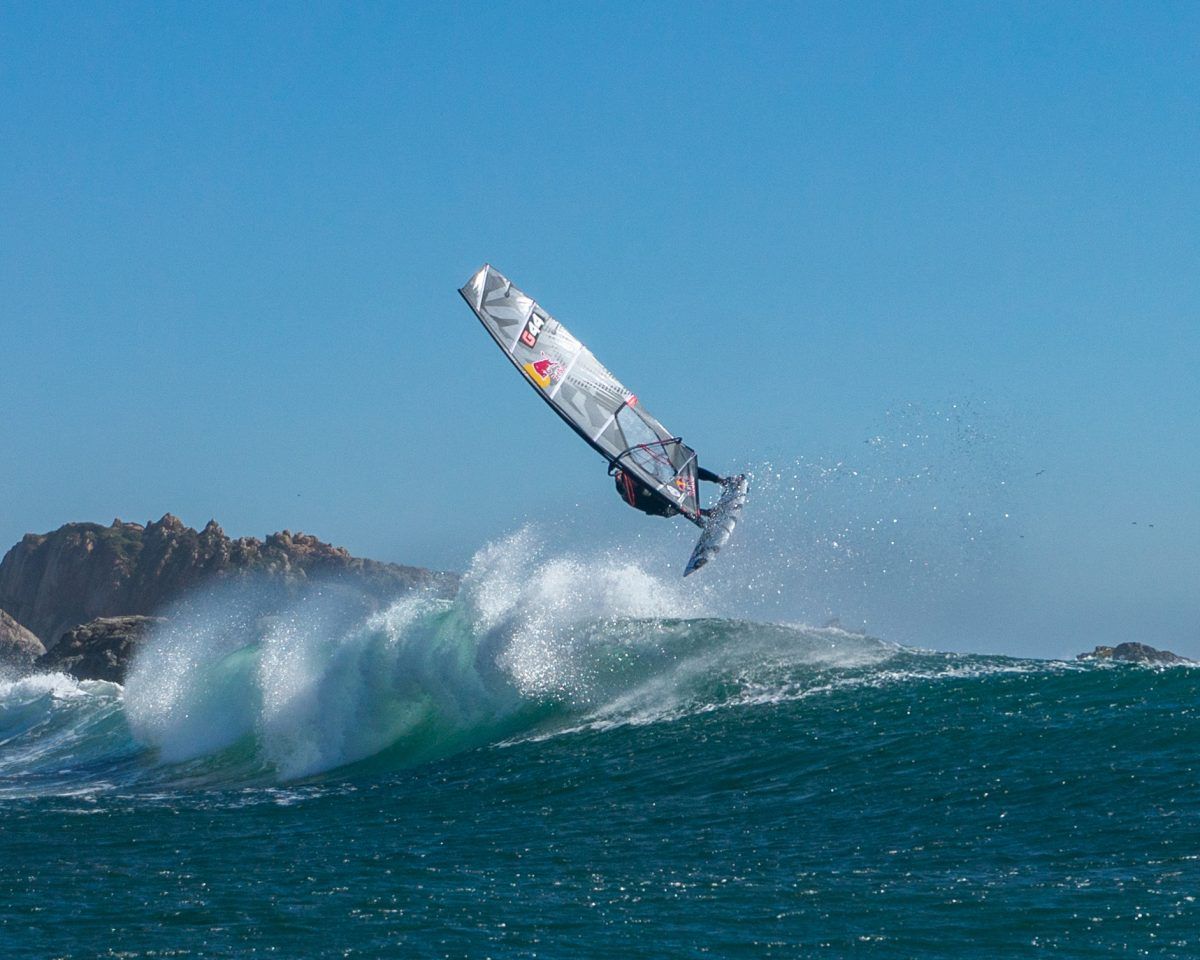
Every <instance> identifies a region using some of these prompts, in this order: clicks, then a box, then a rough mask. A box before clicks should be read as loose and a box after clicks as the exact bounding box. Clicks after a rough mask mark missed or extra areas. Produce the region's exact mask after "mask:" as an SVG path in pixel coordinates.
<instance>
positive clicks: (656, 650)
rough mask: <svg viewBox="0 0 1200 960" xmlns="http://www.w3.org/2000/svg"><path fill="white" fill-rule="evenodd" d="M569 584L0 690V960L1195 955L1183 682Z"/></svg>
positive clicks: (1193, 794) (197, 629) (553, 576)
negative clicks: (121, 673)
mask: <svg viewBox="0 0 1200 960" xmlns="http://www.w3.org/2000/svg"><path fill="white" fill-rule="evenodd" d="M517 552H519V551H517ZM579 574H580V571H579V570H578V569H575V568H573V567H572V565H571V562H569V561H561V562H555V563H551V564H548V565H543V566H541V567H539V568H538V570H537V571H536V576H535V577H532V578H531V577H530V574H529V570H528V569H525V568H523V567H522V566H521V564H520V563H519V562H518V561H517V560H516V559H514V551H513V550H512V549H511V545H510V548H509V549H497V550H496V551H493V552H492V553H490V554H487V553H486V552H485V555H483V556H481V557H480V558H478V559H477V563H476V567H475V568H474V569H473V571H472V573H471V575H470V576H469V577H468V580H467V584H466V585H465V587H464V590H463V593H462V594H461V595H460V597H459V599H458V600H456V601H454V602H446V601H438V600H432V599H414V600H410V601H406V602H404V603H401V604H399V605H397V607H395V608H393V609H392V610H391V611H388V612H387V613H386V614H384V615H381V616H377V617H374V618H372V619H368V620H362V619H361V618H357V617H355V616H350V615H348V614H347V612H346V611H347V608H346V606H345V605H344V604H343V603H342V602H341V600H340V599H339V598H338V597H337V596H332V597H331V596H323V597H321V596H318V597H314V598H312V599H311V600H310V601H309V602H307V603H306V604H302V605H300V606H299V607H298V608H297V609H296V610H294V611H292V612H291V614H289V615H288V616H286V617H282V618H277V619H273V620H270V621H262V620H258V619H256V618H255V617H254V616H253V610H252V604H248V603H247V602H246V598H245V597H240V598H231V597H222V596H214V597H211V598H209V599H208V600H206V601H205V602H203V603H198V604H195V605H193V606H192V607H190V608H189V609H188V610H187V611H184V612H183V613H182V614H180V615H179V616H177V618H176V620H175V623H174V624H173V626H172V627H171V628H169V629H167V630H164V631H163V632H162V633H161V634H160V635H158V636H156V637H155V638H154V639H153V640H152V641H151V643H150V647H149V649H148V650H147V651H146V653H145V655H143V656H142V657H141V658H140V659H139V661H138V663H137V664H136V665H135V667H134V670H133V671H132V673H131V675H130V677H129V680H128V683H127V684H126V686H125V687H124V688H122V687H118V686H116V685H112V684H105V683H87V682H84V683H76V682H74V681H71V680H69V679H67V678H65V677H61V676H40V677H32V678H26V679H24V680H18V681H12V682H6V683H3V684H0V815H2V816H3V831H2V832H0V953H2V954H3V955H4V956H14V957H15V956H20V957H72V958H78V957H107V956H113V957H116V956H120V957H138V958H141V957H246V956H272V957H376V956H402V957H472V958H473V957H488V956H490V957H528V956H540V957H609V956H617V957H665V956H671V957H702V956H713V957H734V956H751V957H760V956H780V957H810V956H811V957H859V956H861V957H872V958H877V957H878V958H883V957H887V958H892V957H895V958H908V957H1028V956H1061V957H1072V958H1075V957H1093V956H1095V957H1101V956H1104V957H1107V956H1114V955H1122V956H1125V955H1128V956H1150V957H1181V958H1182V957H1195V956H1197V955H1200V934H1198V931H1200V911H1197V908H1196V901H1195V897H1196V896H1197V895H1198V894H1200V801H1198V793H1197V788H1198V786H1200V783H1198V779H1200V778H1198V776H1197V764H1196V761H1195V756H1196V744H1197V743H1198V742H1200V737H1198V734H1200V722H1198V715H1197V706H1196V705H1197V702H1198V693H1200V669H1196V668H1190V667H1183V668H1172V669H1160V670H1156V669H1147V668H1142V667H1136V666H1125V665H1117V666H1112V665H1108V666H1097V665H1078V664H1074V663H1059V662H1049V661H1035V660H1020V659H1010V658H1003V657H986V656H977V655H958V654H944V653H931V652H923V651H916V650H909V649H903V648H899V647H896V646H894V645H891V644H888V643H885V642H882V641H879V640H874V639H870V638H867V637H860V636H855V635H851V634H847V633H843V632H841V631H839V630H834V629H812V628H808V627H803V626H797V625H781V624H762V623H754V622H748V621H739V620H730V619H722V618H719V617H714V616H711V615H707V614H706V612H705V611H704V610H703V609H701V608H699V607H696V608H695V609H692V608H690V607H689V604H690V603H691V601H689V600H687V599H686V595H685V594H683V593H675V592H673V591H676V590H678V589H680V588H679V587H677V586H676V585H674V584H670V585H665V584H662V583H659V582H657V581H655V580H654V579H653V578H651V577H648V576H646V575H644V574H642V573H641V572H640V571H638V570H637V569H636V568H633V567H621V566H613V567H610V568H606V569H603V570H592V571H590V572H589V575H588V576H586V577H581V576H580V575H579Z"/></svg>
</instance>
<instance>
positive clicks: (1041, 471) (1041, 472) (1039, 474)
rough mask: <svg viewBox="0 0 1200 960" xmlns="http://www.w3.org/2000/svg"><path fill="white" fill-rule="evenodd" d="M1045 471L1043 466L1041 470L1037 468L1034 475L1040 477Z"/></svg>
mask: <svg viewBox="0 0 1200 960" xmlns="http://www.w3.org/2000/svg"><path fill="white" fill-rule="evenodd" d="M1045 472H1046V469H1045V467H1043V468H1042V469H1041V470H1039V471H1038V472H1037V473H1035V474H1034V476H1035V477H1040V476H1041V475H1042V474H1043V473H1045Z"/></svg>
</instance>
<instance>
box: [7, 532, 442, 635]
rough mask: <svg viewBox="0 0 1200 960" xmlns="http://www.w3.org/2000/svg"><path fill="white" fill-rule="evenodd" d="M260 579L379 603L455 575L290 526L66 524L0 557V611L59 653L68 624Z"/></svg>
mask: <svg viewBox="0 0 1200 960" xmlns="http://www.w3.org/2000/svg"><path fill="white" fill-rule="evenodd" d="M250 577H254V578H259V579H261V580H264V581H267V582H270V583H272V584H274V585H276V586H278V587H281V588H282V589H284V590H289V589H292V590H295V589H300V588H301V587H303V585H304V584H306V583H309V582H313V581H319V582H336V583H343V584H347V585H350V586H353V587H354V588H355V589H357V590H358V591H361V592H362V593H363V594H364V595H365V596H366V597H367V598H368V599H370V600H372V601H374V602H375V603H377V604H379V605H382V604H385V603H387V602H389V601H390V600H392V599H394V598H396V597H398V596H401V595H403V594H405V593H408V592H411V591H413V590H430V591H433V592H434V593H437V594H439V595H443V596H450V595H453V593H454V591H455V590H456V589H457V584H458V578H457V577H456V576H455V575H454V574H449V573H437V572H434V571H431V570H424V569H422V568H420V567H407V566H400V565H399V564H394V563H379V562H378V561H375V560H364V559H360V558H358V557H352V556H350V554H349V553H348V552H347V551H346V550H344V549H343V548H341V547H334V546H331V545H330V544H328V543H323V542H321V541H320V540H318V539H317V538H316V537H313V536H309V535H307V534H304V533H292V532H291V531H288V530H284V531H282V532H280V533H273V534H270V535H269V536H267V537H266V539H265V540H258V539H256V538H254V537H241V538H239V539H237V540H232V539H230V538H229V537H227V536H226V535H225V533H224V531H222V529H221V528H220V527H219V526H218V525H217V523H216V522H215V521H209V523H208V524H207V525H206V526H205V527H204V529H203V530H200V531H197V530H194V529H192V528H191V527H188V526H185V525H184V523H183V522H182V521H181V520H179V518H178V517H174V516H172V515H171V514H169V513H168V514H166V515H165V516H164V517H163V518H162V519H161V520H159V521H158V522H156V523H147V524H145V525H142V524H140V523H123V522H122V521H120V520H114V521H113V522H112V523H111V524H110V525H109V526H107V527H105V526H102V525H101V524H98V523H68V524H66V525H64V526H62V527H59V528H58V529H57V530H55V531H53V532H52V533H44V534H32V533H31V534H26V535H25V537H24V538H23V539H22V540H21V542H20V543H18V544H17V545H16V546H14V547H13V548H12V549H11V550H9V551H8V553H7V554H6V555H5V557H4V559H3V561H0V609H4V610H7V611H8V612H9V613H10V614H11V615H12V616H13V617H14V618H16V620H18V621H19V622H20V623H21V624H23V625H24V626H25V627H26V628H27V629H28V630H29V631H32V633H33V634H35V635H36V637H37V638H38V639H40V640H41V642H42V643H43V644H44V645H45V647H46V649H47V650H53V649H54V647H55V645H56V644H57V643H58V641H59V638H60V637H61V636H62V635H63V634H64V633H66V631H68V630H70V629H71V628H72V627H75V626H78V625H79V624H82V623H88V622H89V621H91V620H95V619H96V618H98V617H120V616H129V615H141V616H150V615H153V614H155V613H157V612H159V611H160V610H162V609H163V608H164V607H166V606H167V605H168V604H170V603H171V602H173V601H175V600H177V599H178V598H179V597H181V596H182V595H183V594H185V593H186V592H187V591H189V590H190V589H192V588H194V587H197V586H200V585H202V584H205V583H209V582H212V581H215V580H221V579H235V578H250Z"/></svg>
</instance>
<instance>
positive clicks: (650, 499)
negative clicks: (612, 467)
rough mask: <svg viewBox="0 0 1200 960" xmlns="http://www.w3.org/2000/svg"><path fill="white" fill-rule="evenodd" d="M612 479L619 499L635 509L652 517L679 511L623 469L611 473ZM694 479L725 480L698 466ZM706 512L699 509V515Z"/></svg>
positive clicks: (671, 514)
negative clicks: (615, 483)
mask: <svg viewBox="0 0 1200 960" xmlns="http://www.w3.org/2000/svg"><path fill="white" fill-rule="evenodd" d="M613 479H614V480H616V482H617V493H619V494H620V495H621V499H622V500H624V501H625V502H626V503H627V504H629V505H630V506H631V507H633V508H634V509H635V510H641V511H642V513H645V514H649V515H650V516H652V517H673V516H675V515H676V514H677V513H679V510H678V509H677V508H676V507H675V506H674V505H673V504H672V503H670V502H669V501H667V500H665V499H664V498H663V497H661V496H659V495H658V494H656V493H654V492H652V491H651V490H650V489H649V488H648V487H645V486H643V485H642V484H640V483H639V482H638V481H637V480H635V479H634V478H633V477H631V476H630V475H629V474H627V473H626V472H625V471H624V470H621V469H618V470H617V471H616V472H615V473H614V474H613ZM696 479H697V480H704V481H706V482H708V483H724V482H725V478H724V477H718V476H717V475H716V474H715V473H713V472H712V471H711V470H705V469H704V468H703V467H700V466H698V467H696ZM707 513H708V511H707V510H701V511H700V515H701V516H704V515H705V514H707Z"/></svg>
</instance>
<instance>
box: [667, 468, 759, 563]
mask: <svg viewBox="0 0 1200 960" xmlns="http://www.w3.org/2000/svg"><path fill="white" fill-rule="evenodd" d="M723 486H724V490H722V491H721V497H720V499H719V500H717V503H716V505H715V506H714V507H713V508H712V510H710V511H709V512H708V515H707V517H706V519H705V523H704V532H703V533H702V534H700V539H699V540H698V541H696V549H694V550H693V551H692V556H691V558H690V559H689V560H688V562H687V566H686V567H684V568H683V575H684V576H685V577H686V576H690V575H691V574H693V573H695V572H696V571H697V570H699V569H700V568H701V567H702V566H704V565H705V564H706V563H708V561H709V560H711V559H712V558H713V557H715V556H716V555H717V554H718V553H719V552H720V550H721V548H722V547H723V546H725V544H726V543H728V542H729V538H730V537H732V536H733V528H734V527H736V526H737V522H738V518H739V517H740V516H741V515H742V507H744V506H745V505H746V493H747V491H748V490H749V489H750V481H749V480H747V479H746V476H745V474H739V475H738V476H736V477H730V478H728V479H727V480H726V481H725V483H724V484H723Z"/></svg>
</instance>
